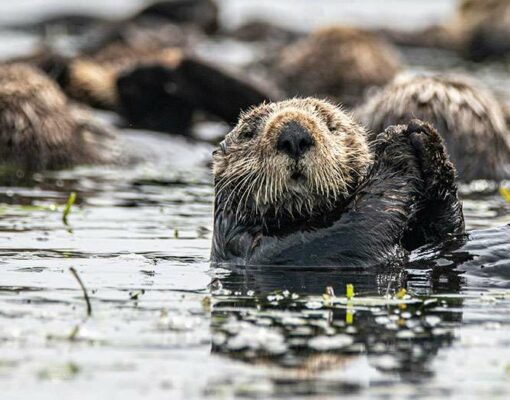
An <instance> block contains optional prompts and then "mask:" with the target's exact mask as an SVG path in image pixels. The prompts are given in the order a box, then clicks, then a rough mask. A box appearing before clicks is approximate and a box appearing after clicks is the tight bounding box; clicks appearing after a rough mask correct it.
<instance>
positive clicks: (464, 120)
mask: <svg viewBox="0 0 510 400" xmlns="http://www.w3.org/2000/svg"><path fill="white" fill-rule="evenodd" d="M355 114H356V115H357V116H358V118H359V120H360V121H361V122H362V123H363V124H364V125H365V126H366V127H367V128H368V129H369V130H371V131H372V134H373V135H374V138H375V135H376V134H377V133H378V132H380V131H382V130H383V129H384V128H386V127H387V126H389V125H394V124H406V123H409V121H410V120H412V119H413V118H419V119H421V120H423V121H427V122H430V123H431V124H432V125H433V126H434V127H435V128H436V129H437V130H438V132H439V133H440V134H441V136H442V137H443V138H444V140H445V144H446V147H447V149H448V153H449V154H450V157H451V160H452V162H453V164H454V165H455V167H456V169H457V171H458V174H459V177H460V179H462V180H464V181H471V180H474V179H489V180H495V181H499V180H502V179H508V178H510V132H509V126H508V121H507V120H506V117H507V114H506V113H505V109H504V106H503V105H502V104H501V103H500V102H499V101H498V99H496V98H495V96H494V95H492V94H491V93H490V92H489V91H488V90H487V89H486V88H484V87H483V86H482V85H481V84H480V83H478V82H476V81H474V80H471V79H468V78H467V77H465V76H460V75H439V74H436V75H417V76H416V75H412V74H409V73H404V74H401V75H399V76H397V77H396V78H395V80H394V81H393V82H391V83H390V84H388V85H387V86H386V87H384V88H382V89H380V90H379V91H378V93H373V94H371V96H370V97H369V98H368V99H367V102H366V103H365V104H364V105H362V106H360V107H359V108H358V109H356V111H355Z"/></svg>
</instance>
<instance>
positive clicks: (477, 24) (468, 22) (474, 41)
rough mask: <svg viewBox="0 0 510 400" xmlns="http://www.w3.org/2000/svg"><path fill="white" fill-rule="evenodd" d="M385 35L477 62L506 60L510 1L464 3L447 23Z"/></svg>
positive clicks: (464, 0) (385, 32)
mask: <svg viewBox="0 0 510 400" xmlns="http://www.w3.org/2000/svg"><path fill="white" fill-rule="evenodd" d="M382 33H383V35H384V36H386V37H387V38H388V39H390V40H391V41H393V42H394V43H396V44H399V45H403V46H418V47H432V48H433V47H437V48H444V49H450V50H454V51H457V52H459V53H460V54H461V55H463V56H464V57H466V58H468V59H471V60H473V61H483V60H485V59H491V58H502V57H506V56H507V55H508V54H509V53H510V1H509V0H461V1H460V2H459V6H458V8H457V11H456V13H455V15H454V17H453V18H451V19H450V20H448V21H447V22H446V23H445V24H442V25H435V26H430V27H427V28H425V29H423V30H418V31H414V32H402V31H395V30H383V31H382Z"/></svg>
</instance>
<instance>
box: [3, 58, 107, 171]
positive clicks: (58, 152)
mask: <svg viewBox="0 0 510 400" xmlns="http://www.w3.org/2000/svg"><path fill="white" fill-rule="evenodd" d="M112 138H113V136H112V134H111V133H110V132H109V131H108V130H106V129H104V128H103V127H102V126H101V125H100V124H97V123H95V122H94V121H93V120H92V119H91V117H90V115H88V114H87V112H86V110H84V109H83V108H77V107H76V106H73V105H71V104H69V103H68V101H67V98H66V97H65V95H64V94H63V93H62V91H61V90H60V89H59V88H58V86H57V85H56V84H55V83H54V82H53V81H52V80H51V79H49V78H48V77H47V76H45V75H44V74H43V73H42V72H40V71H38V70H37V69H35V68H32V67H30V66H28V65H24V64H10V65H0V162H1V163H2V164H3V165H7V166H11V167H13V168H19V170H20V171H36V170H40V169H58V168H64V167H70V166H73V165H76V164H82V163H93V162H104V161H106V160H107V158H108V147H109V145H108V143H109V142H111V139H112ZM99 150H100V151H99Z"/></svg>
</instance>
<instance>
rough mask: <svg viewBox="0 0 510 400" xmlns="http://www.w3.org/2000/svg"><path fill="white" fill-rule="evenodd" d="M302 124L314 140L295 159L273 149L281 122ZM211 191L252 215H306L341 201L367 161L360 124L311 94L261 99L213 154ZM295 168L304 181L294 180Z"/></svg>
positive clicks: (369, 155)
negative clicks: (270, 100)
mask: <svg viewBox="0 0 510 400" xmlns="http://www.w3.org/2000/svg"><path fill="white" fill-rule="evenodd" d="M290 121H294V122H296V123H298V124H300V125H301V126H302V127H303V128H305V129H307V130H308V132H309V133H310V134H311V136H312V138H313V141H314V145H313V146H312V148H311V150H310V151H309V152H307V154H305V155H304V157H302V159H300V160H299V161H294V160H291V159H289V157H287V156H286V155H282V154H280V153H278V152H277V150H276V141H277V140H278V136H279V133H280V132H281V130H282V129H283V127H284V126H285V124H286V123H288V122H290ZM213 160H214V163H213V173H214V177H215V185H216V193H217V196H219V195H220V194H221V193H222V192H223V191H225V192H226V193H227V192H230V191H231V192H232V195H231V196H229V197H228V199H227V203H228V202H231V204H232V205H234V207H237V209H238V212H239V214H241V211H242V214H246V211H247V210H246V207H248V208H251V212H252V216H253V215H255V216H256V217H257V216H258V217H263V216H264V215H267V214H271V213H274V215H279V214H280V213H282V214H288V215H294V214H298V215H301V216H302V215H309V214H313V213H314V212H324V211H325V210H327V209H328V207H330V206H333V204H335V203H337V202H338V201H341V199H342V198H343V197H345V196H347V194H348V192H349V190H350V189H351V188H352V187H353V186H355V185H356V183H357V182H358V180H359V178H361V177H362V176H363V175H364V174H365V172H366V170H367V168H368V166H369V165H370V163H371V154H370V151H369V148H368V144H367V141H366V135H365V131H364V130H363V128H361V127H360V126H359V125H358V124H356V123H355V122H354V121H353V119H352V118H351V117H350V116H349V115H347V114H346V113H344V112H342V111H340V110H339V109H338V108H337V107H335V106H334V105H332V104H330V103H328V102H325V101H322V100H317V99H313V98H306V99H291V100H286V101H282V102H279V103H270V104H263V105H261V106H259V107H256V108H255V109H253V110H251V111H249V112H246V113H245V114H243V115H242V116H241V118H240V121H239V123H238V125H237V126H236V127H235V128H234V129H233V131H232V132H230V133H229V134H228V135H227V136H226V138H225V141H224V143H223V144H222V145H221V148H220V150H218V151H216V152H215V154H214V157H213ZM295 172H299V173H300V174H302V175H304V177H305V179H304V181H300V182H296V181H293V179H292V174H293V173H295Z"/></svg>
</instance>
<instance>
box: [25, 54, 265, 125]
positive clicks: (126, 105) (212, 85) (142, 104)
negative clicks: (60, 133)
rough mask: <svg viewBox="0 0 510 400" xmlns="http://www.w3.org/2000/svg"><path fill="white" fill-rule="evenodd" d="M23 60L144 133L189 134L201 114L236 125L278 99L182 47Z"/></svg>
mask: <svg viewBox="0 0 510 400" xmlns="http://www.w3.org/2000/svg"><path fill="white" fill-rule="evenodd" d="M19 60H20V59H18V60H17V61H19ZM22 60H23V61H29V62H31V63H32V64H34V65H36V66H37V67H39V68H41V69H42V70H43V71H45V72H46V73H47V74H48V75H49V76H51V77H53V78H54V79H55V80H56V81H57V82H58V83H59V84H60V85H61V87H62V88H63V90H64V91H65V92H66V94H67V95H68V96H69V97H70V98H72V99H74V100H77V101H80V102H83V103H86V104H88V105H90V106H93V107H97V108H102V109H107V110H114V111H117V112H118V113H119V114H120V115H121V116H122V117H123V118H124V120H125V121H126V123H127V124H128V125H129V126H131V127H134V128H140V129H150V130H156V131H163V132H170V133H177V134H188V133H189V130H190V128H191V126H192V122H193V116H194V115H195V112H196V111H202V112H205V113H207V114H208V115H210V116H212V117H214V118H216V119H219V120H222V121H225V122H227V123H230V124H234V123H235V121H236V120H237V118H238V116H239V113H240V112H241V111H242V110H245V109H247V108H250V107H252V106H255V105H257V104H260V103H262V102H264V101H267V100H271V99H274V98H275V95H274V94H272V93H270V91H268V90H266V89H265V88H262V87H259V85H258V84H255V83H252V82H251V81H250V80H249V79H247V78H241V77H239V76H238V75H236V74H235V73H232V72H228V71H226V70H223V69H221V68H219V67H216V66H215V65H212V64H209V63H206V62H204V61H201V60H199V59H198V58H195V57H192V56H189V55H187V54H186V51H185V50H183V49H179V48H164V49H156V50H154V49H151V48H147V49H143V48H141V49H135V48H130V47H126V46H122V45H110V46H108V47H106V48H104V49H103V50H102V51H99V52H97V53H96V54H95V55H94V56H93V57H91V56H79V57H76V58H66V57H63V56H59V55H57V54H52V53H44V52H42V53H39V54H37V55H35V56H31V57H28V58H23V59H22Z"/></svg>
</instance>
